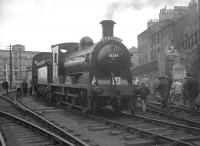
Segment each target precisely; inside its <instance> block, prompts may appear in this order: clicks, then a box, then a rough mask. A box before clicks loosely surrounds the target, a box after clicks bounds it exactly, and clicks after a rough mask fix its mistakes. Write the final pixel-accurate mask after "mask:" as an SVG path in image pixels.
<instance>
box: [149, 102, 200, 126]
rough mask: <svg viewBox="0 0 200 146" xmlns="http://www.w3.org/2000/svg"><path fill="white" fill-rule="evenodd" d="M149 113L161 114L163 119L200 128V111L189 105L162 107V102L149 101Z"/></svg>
mask: <svg viewBox="0 0 200 146" xmlns="http://www.w3.org/2000/svg"><path fill="white" fill-rule="evenodd" d="M147 111H148V112H149V113H152V114H154V116H155V117H156V115H160V117H161V119H163V120H164V119H170V121H176V122H177V123H180V124H185V125H188V126H192V127H196V128H200V111H199V110H195V109H191V108H188V107H183V106H180V107H177V106H174V105H169V106H168V107H167V108H164V109H162V107H161V104H160V103H156V102H148V110H147Z"/></svg>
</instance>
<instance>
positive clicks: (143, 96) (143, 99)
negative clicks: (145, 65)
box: [139, 83, 151, 112]
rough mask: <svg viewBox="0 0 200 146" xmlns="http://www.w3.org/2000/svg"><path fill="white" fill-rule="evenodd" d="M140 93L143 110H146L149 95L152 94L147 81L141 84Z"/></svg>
mask: <svg viewBox="0 0 200 146" xmlns="http://www.w3.org/2000/svg"><path fill="white" fill-rule="evenodd" d="M139 94H140V98H141V106H142V111H143V112H145V111H146V100H147V97H148V96H149V95H150V94H151V92H150V89H149V87H148V86H146V85H145V83H142V84H141V88H140V89H139Z"/></svg>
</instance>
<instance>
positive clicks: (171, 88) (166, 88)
mask: <svg viewBox="0 0 200 146" xmlns="http://www.w3.org/2000/svg"><path fill="white" fill-rule="evenodd" d="M156 93H158V94H159V95H160V100H161V103H162V105H163V107H166V106H167V104H168V103H169V102H171V103H173V104H175V105H176V106H180V105H185V106H189V107H191V108H197V107H198V106H199V105H200V103H198V102H197V99H198V96H199V83H198V81H197V80H195V79H194V78H193V77H192V74H191V73H187V76H186V77H185V78H184V81H183V82H181V81H180V80H174V82H173V81H172V79H171V78H170V77H159V78H158V80H157V84H155V87H154V95H156Z"/></svg>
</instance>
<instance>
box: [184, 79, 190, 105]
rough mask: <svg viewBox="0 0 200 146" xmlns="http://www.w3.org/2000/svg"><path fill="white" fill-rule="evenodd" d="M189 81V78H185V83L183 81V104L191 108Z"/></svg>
mask: <svg viewBox="0 0 200 146" xmlns="http://www.w3.org/2000/svg"><path fill="white" fill-rule="evenodd" d="M187 80H188V78H187V77H185V78H184V81H183V104H184V105H185V106H189V101H188V100H189V92H188V89H187Z"/></svg>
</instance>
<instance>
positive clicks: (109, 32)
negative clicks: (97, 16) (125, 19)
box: [100, 20, 115, 38]
mask: <svg viewBox="0 0 200 146" xmlns="http://www.w3.org/2000/svg"><path fill="white" fill-rule="evenodd" d="M100 24H101V25H102V38H104V37H113V28H114V24H115V22H114V21H113V20H103V21H101V22H100Z"/></svg>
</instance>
